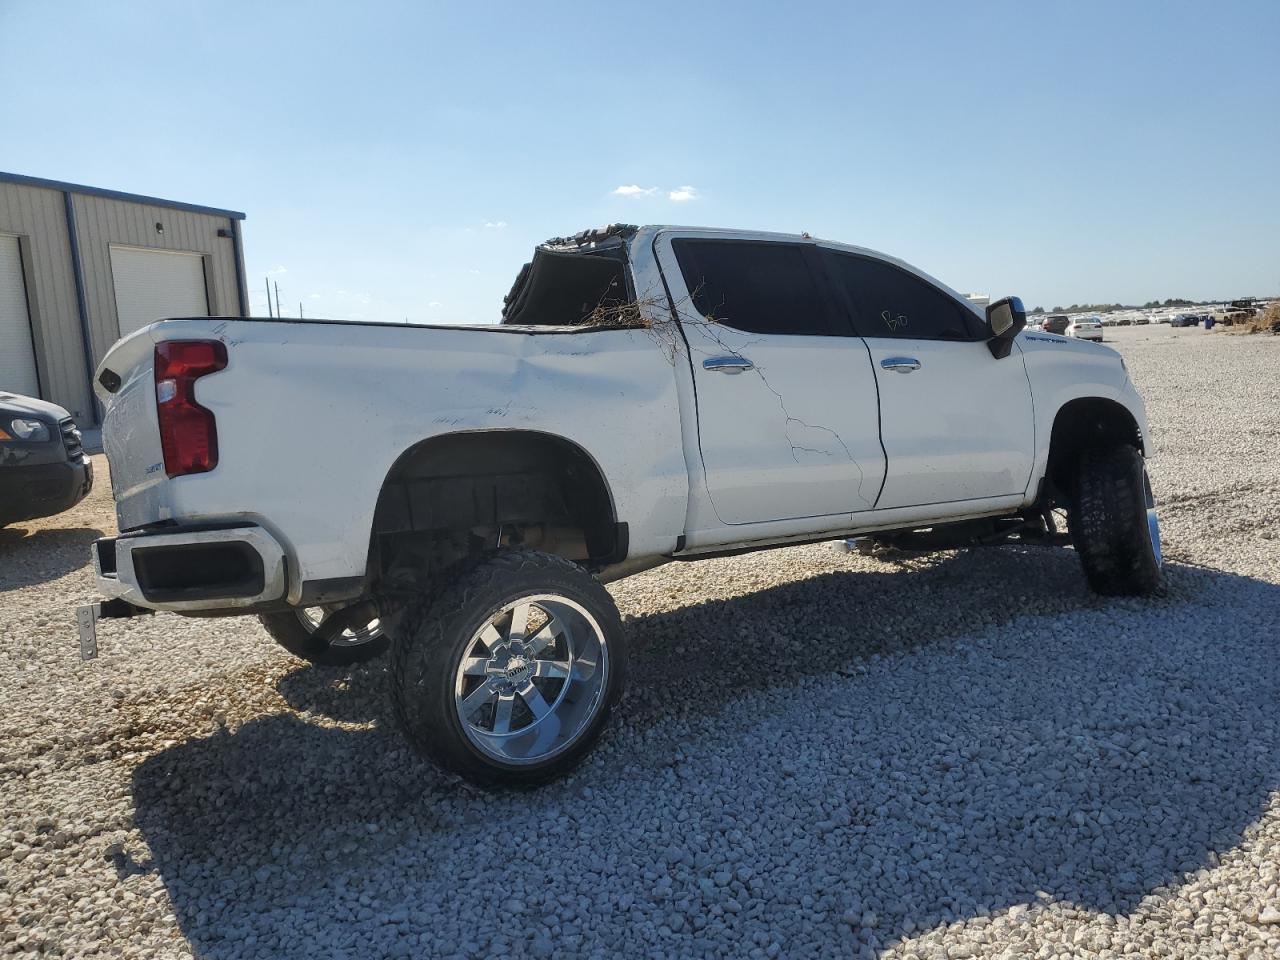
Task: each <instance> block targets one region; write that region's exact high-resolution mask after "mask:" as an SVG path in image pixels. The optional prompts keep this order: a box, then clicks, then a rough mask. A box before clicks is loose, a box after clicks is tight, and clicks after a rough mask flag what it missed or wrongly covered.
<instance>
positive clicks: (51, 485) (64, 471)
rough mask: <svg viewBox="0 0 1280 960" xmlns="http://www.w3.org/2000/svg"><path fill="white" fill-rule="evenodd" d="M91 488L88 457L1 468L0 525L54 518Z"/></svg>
mask: <svg viewBox="0 0 1280 960" xmlns="http://www.w3.org/2000/svg"><path fill="white" fill-rule="evenodd" d="M92 489H93V464H92V463H91V462H90V460H89V458H88V457H80V458H79V459H76V460H61V461H58V462H57V463H40V464H35V465H33V466H4V467H0V524H4V523H17V522H18V521H20V520H34V519H36V518H37V517H52V516H54V515H55V514H59V513H62V512H63V511H64V510H70V509H71V508H72V507H74V506H75V505H76V504H77V503H79V502H80V501H81V500H83V499H84V498H85V496H87V495H88V493H89V491H90V490H92Z"/></svg>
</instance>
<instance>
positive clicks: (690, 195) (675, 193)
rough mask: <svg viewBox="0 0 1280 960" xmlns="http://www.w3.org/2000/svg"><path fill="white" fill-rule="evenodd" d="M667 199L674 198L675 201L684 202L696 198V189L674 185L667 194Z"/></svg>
mask: <svg viewBox="0 0 1280 960" xmlns="http://www.w3.org/2000/svg"><path fill="white" fill-rule="evenodd" d="M667 199H668V200H674V201H675V202H676V203H684V202H685V201H687V200H697V199H698V191H697V189H695V188H694V187H687V186H686V187H676V188H675V189H674V190H672V191H671V192H670V193H668V194H667Z"/></svg>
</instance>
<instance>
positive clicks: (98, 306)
mask: <svg viewBox="0 0 1280 960" xmlns="http://www.w3.org/2000/svg"><path fill="white" fill-rule="evenodd" d="M243 219H244V214H243V213H237V212H236V211H234V210H219V209H216V208H213V207H201V206H196V205H195V204H191V203H178V202H175V201H172V200H158V199H156V198H155V197H142V196H136V195H134V194H129V193H118V192H116V191H114V190H99V189H96V188H93V187H82V186H79V185H77V184H73V183H60V182H57V181H54V180H41V179H38V178H36V177H24V176H20V175H18V174H13V173H2V172H0V392H8V393H19V394H26V395H27V396H37V397H43V398H44V399H46V400H50V401H52V402H54V403H57V404H59V405H61V406H63V407H66V408H67V409H68V410H69V411H71V415H72V416H73V417H75V419H76V422H77V423H78V424H79V425H80V426H81V427H91V426H93V425H94V424H95V423H96V422H97V420H98V409H97V405H96V401H95V400H94V397H93V393H92V389H91V381H92V377H93V371H94V369H95V368H96V367H97V365H98V363H99V361H101V359H102V358H103V356H105V355H106V352H107V351H108V350H109V349H110V348H111V345H112V344H113V343H115V342H116V341H117V340H118V339H120V337H122V336H125V335H126V334H129V333H132V332H133V331H134V330H137V329H139V328H140V327H143V326H146V325H147V324H148V323H151V322H152V321H154V320H158V319H160V318H162V317H183V316H185V317H192V316H248V303H249V298H248V295H247V292H246V289H245V279H244V253H243V247H242V244H241V236H240V221H241V220H243Z"/></svg>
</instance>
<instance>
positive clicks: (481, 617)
mask: <svg viewBox="0 0 1280 960" xmlns="http://www.w3.org/2000/svg"><path fill="white" fill-rule="evenodd" d="M393 637H394V640H393V645H392V660H391V700H392V705H393V707H394V710H395V715H396V719H397V720H398V722H399V724H400V727H401V729H402V731H403V733H404V735H405V737H406V739H407V740H408V741H409V743H410V745H411V746H412V747H413V749H414V750H415V751H416V752H418V753H419V754H422V755H423V756H425V757H427V758H428V759H430V760H433V761H434V762H436V763H437V764H439V765H440V766H442V767H444V768H446V769H448V770H451V771H453V772H455V773H458V774H460V775H462V776H463V777H465V778H467V779H468V780H471V781H474V782H476V783H481V784H485V785H490V786H530V785H533V784H537V783H542V782H545V781H547V780H551V779H553V778H555V777H558V776H560V775H561V774H563V773H565V772H566V771H568V770H570V769H571V768H572V767H574V766H575V765H576V764H577V763H578V762H579V761H581V760H582V758H583V757H584V756H586V754H587V753H588V752H589V751H590V749H591V748H592V746H594V744H595V742H596V740H598V739H599V737H600V734H601V733H602V732H603V730H604V727H605V724H606V723H607V721H608V718H609V714H610V712H611V710H612V709H613V707H614V705H615V704H616V703H617V701H618V699H619V698H620V697H621V694H622V688H623V682H624V679H625V675H626V668H627V648H626V637H625V635H624V632H623V628H622V621H621V618H620V617H619V616H618V610H617V607H616V606H615V605H614V602H613V598H612V597H611V596H609V593H608V591H606V590H605V589H604V587H603V586H601V584H600V582H599V581H598V580H596V579H595V578H594V577H592V576H591V575H590V574H588V573H587V572H586V571H585V570H583V569H582V568H581V567H579V566H578V565H577V564H574V563H571V562H570V561H568V560H565V559H563V558H561V557H557V556H552V555H550V554H544V553H537V552H534V551H531V550H513V551H509V552H504V553H500V554H498V555H496V556H494V557H491V558H490V559H488V560H487V561H485V562H483V563H481V564H479V565H478V566H475V567H473V568H471V569H470V570H468V571H467V572H466V573H464V574H462V575H461V576H460V577H458V578H457V579H456V580H454V581H453V582H452V583H450V584H449V585H448V586H446V587H445V588H444V589H443V590H442V591H441V593H440V594H439V595H438V596H436V597H434V598H432V599H430V600H425V601H422V602H420V603H418V604H415V605H413V606H411V607H409V608H408V609H407V610H406V611H405V612H404V614H403V615H402V616H401V617H400V618H399V619H398V620H397V622H396V624H395V626H394V627H393Z"/></svg>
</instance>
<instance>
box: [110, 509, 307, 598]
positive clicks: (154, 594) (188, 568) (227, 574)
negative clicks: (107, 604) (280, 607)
mask: <svg viewBox="0 0 1280 960" xmlns="http://www.w3.org/2000/svg"><path fill="white" fill-rule="evenodd" d="M91 552H92V554H93V570H94V574H95V575H96V577H97V580H98V589H99V590H101V591H102V593H103V595H104V596H106V597H110V598H112V599H120V600H126V601H128V602H129V603H132V604H135V605H136V606H139V607H147V608H149V609H152V610H168V611H172V612H174V613H213V612H225V613H248V612H251V611H252V610H253V609H255V608H267V607H271V606H274V605H276V604H277V603H278V602H279V601H280V600H281V599H282V598H283V597H284V595H285V590H286V588H287V580H286V577H285V553H284V548H283V547H281V546H280V544H279V542H278V541H277V540H276V539H275V538H274V537H273V536H271V534H269V533H267V531H266V530H264V529H262V528H261V527H257V526H241V527H227V528H222V529H212V530H211V529H188V530H181V529H178V530H172V531H163V532H142V533H136V534H126V535H124V536H122V537H104V538H103V539H101V540H98V541H95V543H94V544H93V547H92V551H91Z"/></svg>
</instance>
